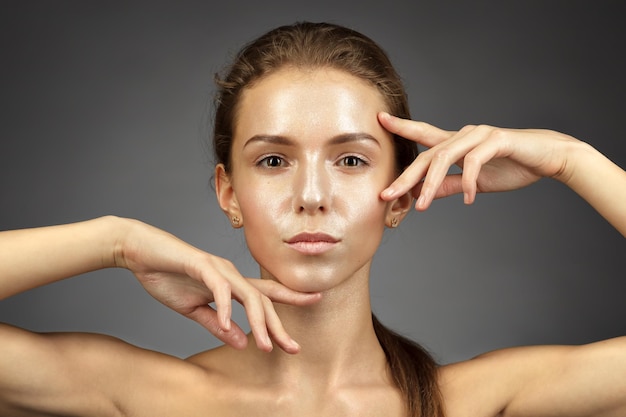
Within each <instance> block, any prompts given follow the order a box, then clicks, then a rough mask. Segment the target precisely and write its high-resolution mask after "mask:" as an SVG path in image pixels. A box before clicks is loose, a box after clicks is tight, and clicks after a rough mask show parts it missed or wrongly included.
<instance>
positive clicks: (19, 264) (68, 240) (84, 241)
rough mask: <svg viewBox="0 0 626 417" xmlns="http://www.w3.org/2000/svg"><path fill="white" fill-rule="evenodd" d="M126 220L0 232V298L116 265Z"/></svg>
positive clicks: (95, 220)
mask: <svg viewBox="0 0 626 417" xmlns="http://www.w3.org/2000/svg"><path fill="white" fill-rule="evenodd" d="M124 228H125V222H124V220H123V219H119V218H116V217H113V216H107V217H101V218H97V219H94V220H88V221H84V222H79V223H72V224H66V225H60V226H49V227H41V228H33V229H22V230H10V231H5V232H0V299H3V298H6V297H9V296H11V295H14V294H18V293H20V292H23V291H26V290H29V289H31V288H35V287H39V286H41V285H45V284H49V283H52V282H55V281H58V280H61V279H64V278H68V277H71V276H75V275H78V274H81V273H85V272H89V271H94V270H97V269H102V268H107V267H113V266H115V260H114V254H115V248H116V245H118V244H119V242H120V240H121V239H120V237H121V236H122V235H123V232H124Z"/></svg>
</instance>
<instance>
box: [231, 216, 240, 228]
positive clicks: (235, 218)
mask: <svg viewBox="0 0 626 417" xmlns="http://www.w3.org/2000/svg"><path fill="white" fill-rule="evenodd" d="M230 220H231V221H232V222H233V226H235V227H239V223H241V220H240V219H239V217H237V216H234V217H233V218H232V219H230Z"/></svg>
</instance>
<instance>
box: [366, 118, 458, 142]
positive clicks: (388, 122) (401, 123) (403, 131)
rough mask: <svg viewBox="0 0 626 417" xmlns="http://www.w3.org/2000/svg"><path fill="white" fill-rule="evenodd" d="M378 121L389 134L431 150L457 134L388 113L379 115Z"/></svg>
mask: <svg viewBox="0 0 626 417" xmlns="http://www.w3.org/2000/svg"><path fill="white" fill-rule="evenodd" d="M378 120H379V122H380V124H381V125H382V126H383V127H384V128H385V129H386V130H388V131H389V132H391V133H393V134H396V135H398V136H402V137H403V138H405V139H409V140H412V141H414V142H417V143H419V144H420V145H424V146H426V147H429V148H432V147H433V146H435V145H437V144H439V143H441V142H443V141H445V140H446V139H448V138H450V137H451V136H452V135H453V134H454V133H455V132H448V131H446V130H443V129H439V128H438V127H435V126H433V125H430V124H428V123H424V122H417V121H415V120H409V119H401V118H399V117H396V116H392V115H391V114H389V113H386V112H380V113H378Z"/></svg>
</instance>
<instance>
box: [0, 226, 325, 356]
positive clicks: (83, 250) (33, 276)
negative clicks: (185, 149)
mask: <svg viewBox="0 0 626 417" xmlns="http://www.w3.org/2000/svg"><path fill="white" fill-rule="evenodd" d="M108 267H123V268H126V269H129V270H130V271H132V272H133V273H134V274H135V276H136V277H137V279H138V280H139V281H140V283H141V284H142V285H143V286H144V288H145V289H146V291H148V292H149V293H150V294H151V295H152V296H153V297H155V298H156V299H157V300H159V301H160V302H162V303H163V304H165V305H167V306H168V307H170V308H172V309H173V310H175V311H177V312H178V313H180V314H183V315H184V316H186V317H188V318H190V319H192V320H195V321H197V322H198V323H199V324H201V325H202V326H204V327H205V328H206V329H207V330H209V331H210V332H211V333H213V334H214V335H215V336H216V337H218V338H219V339H220V340H222V341H223V342H225V343H228V344H230V345H232V346H234V347H236V348H244V347H245V345H246V343H247V337H246V335H245V334H244V332H243V331H242V330H241V328H240V327H239V326H237V325H236V324H235V323H231V321H230V315H231V300H232V299H233V298H234V299H236V300H238V301H239V302H241V304H243V306H244V307H245V308H246V313H247V315H248V319H249V322H250V327H251V328H252V332H253V333H254V335H255V338H256V341H257V346H258V347H259V348H260V349H263V350H271V349H272V343H271V341H270V339H269V334H272V336H273V338H274V340H275V341H276V342H277V344H278V345H279V346H280V347H281V348H283V349H284V350H286V351H287V352H290V353H296V352H297V351H298V350H299V346H298V345H297V344H296V343H295V342H294V341H293V340H292V339H291V338H290V337H289V336H288V335H287V334H286V332H285V331H284V329H283V328H282V325H281V324H280V320H278V316H277V315H276V312H275V311H274V308H273V305H272V303H271V302H269V301H270V300H272V301H276V302H281V303H288V304H295V305H306V304H309V303H312V302H315V301H317V300H318V299H319V294H302V293H298V292H295V291H292V290H289V289H287V288H286V287H284V286H281V285H280V284H278V283H276V282H274V281H265V280H259V279H246V278H244V277H242V276H241V275H240V274H239V272H238V271H237V269H236V268H235V267H234V265H233V264H232V263H231V262H229V261H227V260H225V259H222V258H219V257H216V256H213V255H211V254H208V253H206V252H203V251H201V250H200V249H197V248H195V247H193V246H191V245H189V244H187V243H185V242H183V241H181V240H180V239H178V238H176V237H175V236H172V235H171V234H169V233H166V232H164V231H162V230H159V229H157V228H154V227H152V226H149V225H147V224H145V223H142V222H139V221H136V220H130V219H122V218H118V217H113V216H108V217H103V218H99V219H95V220H89V221H85V222H80V223H74V224H67V225H61V226H51V227H43V228H34V229H25V230H13V231H6V232H0V298H6V297H9V296H11V295H14V294H17V293H19V292H22V291H25V290H28V289H31V288H35V287H37V286H41V285H45V284H48V283H51V282H54V281H58V280H61V279H64V278H68V277H71V276H74V275H78V274H81V273H85V272H89V271H93V270H96V269H101V268H108ZM212 302H215V305H216V309H213V308H212V307H210V306H209V304H210V303H212Z"/></svg>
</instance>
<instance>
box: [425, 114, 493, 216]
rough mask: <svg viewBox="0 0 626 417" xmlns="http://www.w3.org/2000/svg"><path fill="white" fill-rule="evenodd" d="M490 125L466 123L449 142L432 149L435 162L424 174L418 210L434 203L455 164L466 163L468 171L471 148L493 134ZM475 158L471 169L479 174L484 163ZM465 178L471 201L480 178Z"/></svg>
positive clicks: (461, 165) (467, 195)
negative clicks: (477, 162)
mask: <svg viewBox="0 0 626 417" xmlns="http://www.w3.org/2000/svg"><path fill="white" fill-rule="evenodd" d="M489 129H490V128H489V127H486V126H482V127H481V126H479V127H476V126H466V127H464V128H463V129H461V130H460V131H459V132H457V133H456V134H455V135H454V136H453V137H452V138H450V139H449V140H448V141H447V142H446V143H443V144H441V145H439V146H437V147H436V148H433V149H430V150H429V151H428V152H429V153H432V156H431V164H430V166H429V167H428V172H427V173H426V177H425V178H424V183H423V185H422V188H421V193H420V195H419V197H417V202H416V203H415V208H416V209H417V210H420V211H423V210H426V209H427V208H428V207H429V206H430V204H431V203H432V201H433V199H434V198H435V195H436V194H437V192H438V190H439V189H440V187H441V185H442V184H443V182H444V179H445V178H447V177H448V176H449V175H448V172H449V170H450V167H451V166H452V165H455V164H456V165H458V166H460V167H462V168H463V170H464V172H465V168H466V167H465V164H466V162H467V161H469V160H472V157H469V158H468V155H469V154H470V153H471V151H473V150H474V149H476V148H477V147H479V146H480V145H481V142H483V141H484V140H485V138H486V137H488V136H489V134H490V132H491V131H490V130H489ZM475 162H476V161H474V162H473V164H474V165H473V168H472V171H471V173H472V174H474V173H476V178H477V177H478V174H477V172H480V166H481V165H482V164H481V163H480V161H479V164H478V165H476V163H475ZM464 178H465V182H463V183H462V185H463V187H464V188H463V189H464V190H466V191H467V194H466V196H465V199H466V201H467V202H468V204H469V202H471V201H473V196H475V194H476V178H474V182H473V183H472V182H471V181H470V179H471V177H469V176H467V177H464ZM454 181H456V180H449V182H450V183H451V184H454ZM451 184H448V185H447V186H449V185H451ZM455 191H456V190H455Z"/></svg>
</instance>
